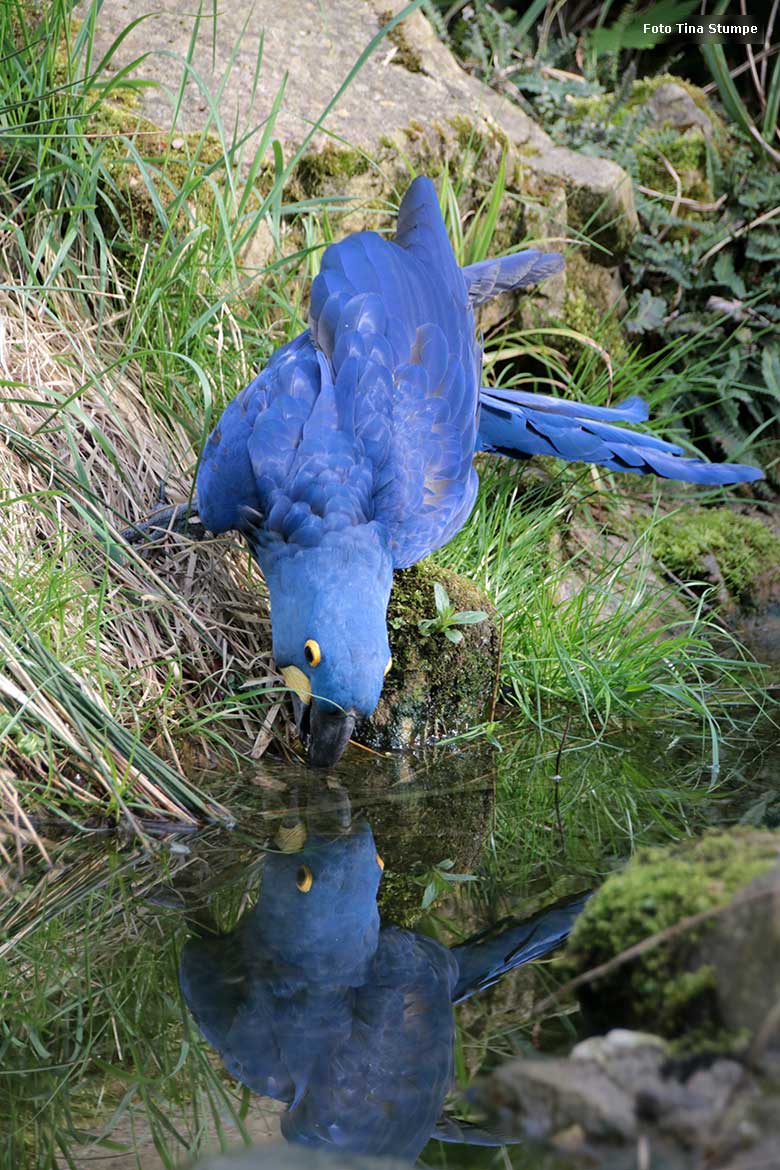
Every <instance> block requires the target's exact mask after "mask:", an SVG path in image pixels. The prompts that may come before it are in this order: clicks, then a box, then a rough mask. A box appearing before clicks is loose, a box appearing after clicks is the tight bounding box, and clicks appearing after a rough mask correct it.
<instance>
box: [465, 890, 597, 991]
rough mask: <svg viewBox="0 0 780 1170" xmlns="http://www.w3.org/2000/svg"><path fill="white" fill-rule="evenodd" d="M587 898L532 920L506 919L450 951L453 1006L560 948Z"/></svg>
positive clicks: (582, 896) (552, 908)
mask: <svg viewBox="0 0 780 1170" xmlns="http://www.w3.org/2000/svg"><path fill="white" fill-rule="evenodd" d="M589 897H590V894H589V893H588V894H578V895H576V897H574V898H569V899H567V900H566V901H564V902H558V903H557V904H556V905H555V906H550V907H548V909H547V910H541V911H540V912H539V913H538V914H534V916H533V917H532V918H526V919H524V920H520V921H519V920H518V919H516V918H511V919H505V920H504V921H503V922H498V923H496V925H495V926H491V927H489V929H488V930H484V931H482V932H481V933H480V934H475V935H474V936H473V937H472V938H469V939H467V940H466V942H464V943H461V944H460V945H459V946H457V947H453V948H452V953H453V955H454V956H455V958H456V959H457V960H458V966H459V968H460V975H459V978H458V982H457V983H456V985H455V990H454V992H453V995H452V1002H453V1003H460V1002H461V1000H464V999H468V998H469V996H471V995H475V994H476V993H477V992H478V991H484V989H485V988H486V987H492V986H493V984H494V983H497V982H498V980H499V979H500V978H501V977H502V975H506V973H507V972H508V971H512V970H514V968H515V967H522V966H523V964H524V963H530V962H532V961H533V960H534V959H539V958H541V956H542V955H546V954H547V953H548V951H552V950H554V949H555V947H557V946H560V944H561V943H562V942H564V941H565V940H566V938H567V937H568V935H569V932H570V930H571V928H572V925H573V923H574V920H575V918H576V917H577V915H578V914H579V913H580V911H581V910H582V908H583V906H584V905H585V903H586V902H587V900H588V898H589Z"/></svg>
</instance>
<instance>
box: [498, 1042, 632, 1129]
mask: <svg viewBox="0 0 780 1170" xmlns="http://www.w3.org/2000/svg"><path fill="white" fill-rule="evenodd" d="M479 1100H480V1103H481V1104H482V1105H483V1106H484V1107H485V1108H490V1110H491V1112H492V1113H493V1114H494V1116H495V1117H496V1120H497V1121H498V1123H499V1125H500V1126H501V1127H506V1132H512V1130H513V1129H515V1130H516V1129H517V1128H518V1127H519V1128H520V1129H521V1131H522V1132H523V1133H524V1134H525V1136H526V1137H529V1138H537V1139H538V1138H547V1137H551V1136H553V1135H555V1134H557V1133H560V1132H562V1131H566V1130H569V1129H571V1127H572V1126H580V1127H581V1128H582V1130H583V1131H584V1132H585V1133H586V1134H587V1135H588V1136H591V1137H595V1138H601V1139H604V1140H606V1141H611V1140H615V1139H620V1140H622V1141H628V1140H629V1139H631V1138H633V1137H635V1136H636V1118H635V1116H634V1103H633V1099H632V1097H631V1096H630V1094H629V1093H628V1092H627V1091H626V1090H625V1089H624V1088H622V1087H621V1086H620V1085H619V1084H616V1083H615V1082H614V1081H613V1080H612V1079H611V1078H610V1077H609V1075H608V1074H607V1073H606V1072H605V1071H604V1070H603V1069H602V1068H601V1067H600V1066H599V1064H598V1063H597V1062H596V1061H593V1060H567V1059H565V1058H563V1057H561V1058H556V1057H550V1058H549V1059H546V1060H544V1059H534V1060H519V1061H512V1062H511V1063H510V1064H506V1065H503V1066H502V1067H501V1068H499V1069H497V1070H496V1072H495V1073H493V1075H492V1076H491V1077H490V1079H489V1081H488V1085H487V1087H486V1088H485V1090H484V1092H480V1095H479Z"/></svg>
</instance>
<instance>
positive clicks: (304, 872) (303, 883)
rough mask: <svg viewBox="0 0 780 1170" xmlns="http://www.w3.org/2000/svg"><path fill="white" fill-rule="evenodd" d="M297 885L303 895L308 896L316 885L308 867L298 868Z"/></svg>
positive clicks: (300, 866) (301, 866)
mask: <svg viewBox="0 0 780 1170" xmlns="http://www.w3.org/2000/svg"><path fill="white" fill-rule="evenodd" d="M295 884H296V886H297V887H298V889H299V890H300V891H301V893H302V894H308V892H309V890H310V889H311V888H312V886H313V885H314V875H313V874H312V872H311V870H310V869H309V867H308V865H299V866H298V872H297V873H296V875H295Z"/></svg>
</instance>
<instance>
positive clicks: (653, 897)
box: [566, 828, 780, 1051]
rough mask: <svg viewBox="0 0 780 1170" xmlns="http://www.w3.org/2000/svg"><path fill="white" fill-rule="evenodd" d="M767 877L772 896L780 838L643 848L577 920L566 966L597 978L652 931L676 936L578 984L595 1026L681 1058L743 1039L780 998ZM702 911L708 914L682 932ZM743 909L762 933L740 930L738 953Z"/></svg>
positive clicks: (725, 837)
mask: <svg viewBox="0 0 780 1170" xmlns="http://www.w3.org/2000/svg"><path fill="white" fill-rule="evenodd" d="M767 880H770V881H771V882H772V883H773V888H774V889H775V890H777V888H778V883H780V833H779V832H772V831H769V830H765V831H763V830H757V829H742V828H740V829H732V830H729V831H713V832H709V833H706V834H705V835H704V836H703V837H701V838H698V839H696V840H691V841H686V842H684V843H682V844H680V845H676V846H673V847H671V848H654V849H645V850H641V851H640V852H639V853H637V855H636V856H635V857H634V858H633V859H632V860H631V861H630V862H629V863H628V865H627V866H626V867H625V869H623V870H622V871H621V872H620V873H617V874H614V875H613V876H612V877H610V878H609V879H608V880H607V881H606V882H605V884H604V885H603V886H602V888H601V889H600V890H599V891H598V892H597V893H596V895H595V896H594V897H593V898H592V899H591V901H590V902H589V903H588V905H587V906H586V908H585V910H584V912H583V913H582V915H581V916H580V918H579V919H578V920H577V922H576V924H575V926H574V929H573V931H572V934H571V937H570V939H569V943H568V946H567V951H566V963H567V966H568V968H569V969H570V970H571V971H572V972H575V971H576V972H585V971H590V970H591V969H593V968H594V967H598V966H600V965H601V964H604V963H608V962H609V961H610V960H613V959H615V958H616V957H617V956H619V955H622V954H623V952H625V951H626V950H627V949H628V948H629V947H632V946H634V945H635V944H637V943H640V942H642V941H643V940H644V939H647V938H649V937H650V936H651V935H655V934H658V933H660V932H662V931H670V935H669V937H668V939H667V940H666V941H664V942H661V943H658V944H656V945H654V946H652V947H650V948H649V949H647V950H646V951H644V952H643V953H642V954H640V955H638V956H637V957H635V958H633V959H631V960H629V961H627V962H621V963H618V964H616V965H615V966H614V967H613V968H612V969H611V970H609V971H608V972H606V973H605V974H603V975H601V976H600V977H598V978H596V979H593V980H591V981H589V982H587V983H586V984H584V985H583V986H582V987H581V988H580V989H579V992H578V995H579V998H580V1004H581V1006H582V1009H583V1013H584V1015H585V1018H586V1021H587V1023H588V1026H589V1028H590V1029H591V1030H593V1031H595V1032H599V1031H605V1030H607V1029H609V1028H614V1027H626V1028H637V1029H640V1030H643V1031H652V1032H655V1033H658V1034H659V1035H662V1036H664V1037H666V1038H668V1039H670V1040H671V1041H673V1042H674V1045H675V1047H676V1048H677V1049H678V1050H680V1051H712V1050H730V1049H732V1048H734V1047H735V1046H739V1045H740V1044H743V1043H744V1042H745V1041H746V1040H747V1039H748V1038H749V1036H750V1032H751V1029H752V1028H754V1027H755V1026H756V1021H757V1018H758V1017H761V1018H763V1017H764V1016H765V1015H766V1013H767V1012H768V1011H769V1009H770V1008H771V1006H772V1005H773V1004H774V1003H775V1002H776V1000H777V998H778V995H779V994H780V977H779V973H780V931H778V930H777V927H776V924H775V927H774V928H772V926H771V914H770V913H769V911H770V910H771V897H770V895H771V892H772V891H771V890H763V887H762V886H761V883H762V882H765V881H767ZM755 883H758V884H755ZM748 887H749V893H748V894H747V895H746V894H745V891H746V890H748ZM762 891H763V892H762ZM702 912H705V914H706V916H705V917H704V918H703V919H699V918H696V919H695V921H694V922H691V923H690V924H688V925H686V923H685V920H687V919H690V918H695V916H698V915H701V914H702ZM709 912H712V913H709ZM743 913H744V914H752V915H753V921H754V922H755V923H756V925H757V930H751V929H747V928H745V927H744V926H743V929H742V931H741V937H742V938H743V940H744V945H743V947H742V948H741V950H740V954H739V956H736V955H735V953H734V941H733V940H734V939H735V938H736V936H737V931H736V928H735V926H734V924H735V922H736V920H737V919H736V918H735V917H734V916H735V915H737V916H741V915H742V914H743ZM757 931H758V936H759V937H758V938H756V933H757ZM729 938H731V939H732V941H731V942H730V941H729ZM735 962H736V963H737V965H738V966H740V967H741V970H742V972H743V977H744V980H745V983H746V984H747V983H748V982H749V985H750V988H751V993H750V999H751V1013H750V1015H746V1014H745V1013H739V1012H736V1011H735V1010H734V1005H733V983H734V980H733V977H732V976H731V975H729V974H727V972H732V971H733V969H734V964H735Z"/></svg>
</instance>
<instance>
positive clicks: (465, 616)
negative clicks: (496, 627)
mask: <svg viewBox="0 0 780 1170" xmlns="http://www.w3.org/2000/svg"><path fill="white" fill-rule="evenodd" d="M487 620H488V615H487V614H486V613H485V611H484V609H461V610H460V611H459V612H458V613H456V614H453V616H452V622H453V625H456V626H475V625H476V624H477V622H486V621H487Z"/></svg>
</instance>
